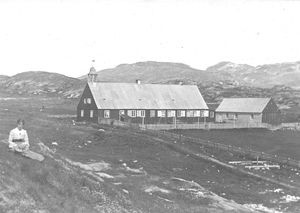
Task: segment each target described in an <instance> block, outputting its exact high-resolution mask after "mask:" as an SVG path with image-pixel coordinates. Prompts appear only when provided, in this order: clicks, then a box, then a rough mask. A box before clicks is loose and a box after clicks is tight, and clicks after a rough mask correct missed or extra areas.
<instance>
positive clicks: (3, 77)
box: [0, 75, 9, 82]
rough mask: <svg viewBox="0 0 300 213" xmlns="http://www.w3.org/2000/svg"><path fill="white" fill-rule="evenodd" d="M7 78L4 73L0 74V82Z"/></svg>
mask: <svg viewBox="0 0 300 213" xmlns="http://www.w3.org/2000/svg"><path fill="white" fill-rule="evenodd" d="M8 78H9V76H6V75H0V82H3V81H5V80H7V79H8Z"/></svg>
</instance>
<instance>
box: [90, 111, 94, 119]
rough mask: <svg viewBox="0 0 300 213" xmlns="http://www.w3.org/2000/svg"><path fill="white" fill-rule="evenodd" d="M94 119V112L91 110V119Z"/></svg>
mask: <svg viewBox="0 0 300 213" xmlns="http://www.w3.org/2000/svg"><path fill="white" fill-rule="evenodd" d="M92 117H94V110H90V118H92Z"/></svg>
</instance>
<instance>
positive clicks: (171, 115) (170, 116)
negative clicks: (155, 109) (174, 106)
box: [167, 110, 175, 118]
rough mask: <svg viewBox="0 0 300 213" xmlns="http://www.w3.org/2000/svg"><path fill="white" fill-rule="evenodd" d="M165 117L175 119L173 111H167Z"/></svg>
mask: <svg viewBox="0 0 300 213" xmlns="http://www.w3.org/2000/svg"><path fill="white" fill-rule="evenodd" d="M167 115H168V118H173V117H175V110H168V112H167Z"/></svg>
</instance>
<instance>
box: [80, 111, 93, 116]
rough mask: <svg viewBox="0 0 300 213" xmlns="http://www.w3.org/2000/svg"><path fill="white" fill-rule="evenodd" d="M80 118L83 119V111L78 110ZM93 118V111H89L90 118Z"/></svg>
mask: <svg viewBox="0 0 300 213" xmlns="http://www.w3.org/2000/svg"><path fill="white" fill-rule="evenodd" d="M80 117H84V110H83V109H82V110H80ZM93 117H94V110H90V118H93Z"/></svg>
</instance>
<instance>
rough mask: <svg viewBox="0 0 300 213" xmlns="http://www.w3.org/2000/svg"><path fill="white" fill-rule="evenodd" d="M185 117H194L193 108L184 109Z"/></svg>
mask: <svg viewBox="0 0 300 213" xmlns="http://www.w3.org/2000/svg"><path fill="white" fill-rule="evenodd" d="M186 117H187V118H193V117H194V110H187V111H186Z"/></svg>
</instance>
